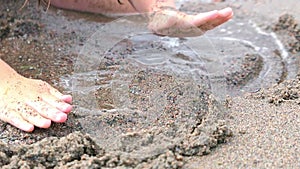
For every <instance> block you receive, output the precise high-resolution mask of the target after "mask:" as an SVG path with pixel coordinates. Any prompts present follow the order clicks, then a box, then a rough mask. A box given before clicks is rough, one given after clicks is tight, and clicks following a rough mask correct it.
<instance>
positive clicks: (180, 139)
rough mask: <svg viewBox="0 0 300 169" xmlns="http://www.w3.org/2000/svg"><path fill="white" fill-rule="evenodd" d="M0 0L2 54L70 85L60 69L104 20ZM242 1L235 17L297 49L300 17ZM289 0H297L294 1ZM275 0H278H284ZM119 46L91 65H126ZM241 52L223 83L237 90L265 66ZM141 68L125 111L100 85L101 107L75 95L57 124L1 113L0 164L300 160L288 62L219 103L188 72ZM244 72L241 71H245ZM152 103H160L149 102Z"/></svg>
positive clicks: (67, 67) (238, 164) (289, 163)
mask: <svg viewBox="0 0 300 169" xmlns="http://www.w3.org/2000/svg"><path fill="white" fill-rule="evenodd" d="M2 1H3V4H5V5H3V6H1V7H0V8H1V11H2V13H1V14H0V19H1V20H0V21H1V24H0V39H1V42H0V43H1V51H0V57H1V59H3V60H5V61H6V62H8V63H9V64H10V65H11V66H12V67H13V68H15V69H16V70H17V71H18V72H20V73H21V74H23V75H25V76H27V77H33V78H41V79H43V80H46V81H47V82H49V83H51V84H53V85H55V86H57V87H58V88H60V89H61V90H62V91H65V92H72V91H69V90H68V87H67V85H66V84H68V83H66V84H64V83H63V82H61V79H60V78H61V76H70V75H72V74H74V73H76V72H73V70H74V68H73V67H72V66H73V65H74V64H75V60H74V58H77V57H78V54H79V49H80V47H82V46H84V44H86V40H87V39H89V38H90V36H91V35H92V34H93V33H94V32H95V31H97V29H99V28H100V27H101V26H102V25H103V24H104V23H105V22H108V21H110V19H109V18H105V17H103V16H97V15H90V14H76V13H73V12H63V11H61V10H57V9H51V10H50V11H49V12H48V13H44V12H42V11H40V10H38V9H37V8H36V7H35V4H34V2H33V1H31V4H30V5H29V6H26V7H25V8H24V9H23V10H22V13H20V12H19V11H17V10H18V9H19V6H21V2H18V3H17V4H18V5H16V4H14V3H13V2H11V1H6V0H2ZM247 3H249V4H247V5H243V4H239V3H232V4H230V5H231V6H232V7H233V8H234V9H235V11H236V17H237V18H239V19H241V18H242V19H243V18H248V17H252V18H253V20H255V21H256V22H257V23H258V24H259V26H260V27H261V28H262V29H266V30H272V31H275V32H276V33H277V35H278V37H279V38H280V40H281V41H282V42H283V44H284V45H285V47H286V49H287V50H288V52H289V56H290V57H292V58H298V57H299V28H298V27H292V26H291V25H293V24H292V23H299V20H298V18H297V17H296V19H295V20H292V19H291V18H292V17H291V16H287V17H283V18H281V22H278V20H279V17H280V16H281V15H282V11H278V13H277V12H274V13H272V15H271V13H264V11H265V10H264V9H265V8H267V9H269V8H268V7H266V5H264V3H262V2H259V3H258V4H256V6H257V8H255V9H257V10H255V11H249V7H251V6H253V5H254V4H253V3H250V2H247ZM289 3H290V4H291V5H293V2H289ZM189 5H190V6H189ZM226 5H228V4H226V3H219V4H213V5H212V4H209V5H207V4H206V5H205V8H204V5H202V4H199V3H197V4H196V5H195V4H193V2H192V3H191V4H188V5H187V6H188V9H189V10H190V11H203V10H204V9H205V10H209V9H218V8H220V7H221V6H226ZM273 5H274V7H277V8H276V9H279V8H278V7H280V2H274V3H273ZM191 7H193V8H191ZM185 9H187V7H185V6H183V7H182V10H185ZM290 12H291V13H290V14H291V15H292V16H300V15H299V12H298V13H297V10H296V11H290ZM265 18H268V19H267V21H268V22H265V21H266V19H265ZM49 23H52V24H49ZM64 23H65V24H64ZM276 23H277V24H276ZM286 25H287V26H286ZM294 25H295V24H294ZM220 29H221V28H220ZM216 31H218V30H216ZM211 33H213V32H211ZM123 45H124V44H123ZM126 45H128V44H125V46H126ZM126 49H129V48H126ZM129 51H130V50H129ZM125 52H128V50H127V51H125ZM123 54H124V51H123V49H121V50H120V49H118V48H117V49H116V52H113V51H112V52H111V55H109V56H107V57H106V59H107V60H105V61H104V63H105V64H101V65H99V66H98V67H95V69H97V70H99V71H100V70H103V69H109V70H111V71H112V72H114V71H115V69H116V68H118V66H120V65H121V66H122V64H121V62H122V61H123V60H122V59H120V58H122V56H123ZM181 57H182V56H181ZM116 58H117V59H116ZM118 58H119V59H118ZM245 58H246V59H245V60H244V61H242V62H241V63H242V64H241V65H242V66H241V67H242V68H244V69H241V70H239V71H240V73H239V71H237V73H236V74H235V76H233V77H234V78H233V79H232V78H227V80H228V81H227V82H228V85H229V86H230V85H231V86H233V88H234V90H235V91H238V90H237V89H236V87H238V88H239V87H243V85H244V83H248V81H249V79H250V81H251V79H252V78H256V77H257V76H258V75H257V72H260V71H261V69H262V68H261V66H260V64H259V63H260V62H261V61H259V60H260V59H254V60H253V58H252V57H245ZM247 58H248V59H247ZM249 58H250V59H249ZM256 60H257V62H256ZM253 61H254V62H253ZM252 62H253V63H254V64H253V63H252ZM129 65H130V64H129ZM245 65H246V67H247V66H250V67H251V68H252V69H253V71H251V69H249V68H245ZM123 66H124V65H123ZM134 66H135V65H133V68H136V67H134ZM123 68H124V70H123V71H124V72H126V71H127V72H128V70H132V67H130V66H128V67H123ZM137 72H138V74H136V75H135V76H134V77H133V79H132V80H131V81H128V83H129V85H130V88H129V91H130V94H129V95H128V97H129V98H130V101H131V102H130V103H131V106H130V109H129V110H128V109H127V110H125V111H120V109H115V108H116V106H118V104H119V105H120V104H122V102H119V103H118V104H116V103H115V102H114V101H115V100H114V99H113V96H114V94H116V92H115V91H112V90H111V89H110V88H100V89H99V90H96V91H94V92H95V93H92V94H95V97H96V98H97V101H98V102H97V104H98V106H99V108H100V109H103V110H106V112H105V111H102V112H100V113H99V112H96V111H95V112H94V114H91V113H90V112H84V110H83V109H80V107H79V106H80V105H84V102H83V100H80V99H79V97H75V98H78V100H76V99H75V102H74V104H75V105H76V104H77V105H78V107H77V108H75V110H74V111H73V113H72V114H71V115H70V117H69V120H68V122H67V123H65V124H55V125H53V126H52V127H51V129H48V130H42V129H38V130H35V131H34V132H33V133H30V134H29V133H23V132H21V131H19V130H18V129H15V128H14V127H11V126H10V125H8V124H4V123H2V122H1V123H0V124H1V131H2V132H1V135H0V136H1V137H0V139H1V141H2V142H1V143H0V144H1V148H0V156H1V160H0V165H1V166H3V167H4V168H5V167H6V168H11V167H21V166H23V167H24V166H28V167H47V168H54V167H60V168H61V167H68V168H76V167H81V168H84V167H90V168H99V167H107V168H117V167H119V168H122V167H123V168H151V167H152V168H249V167H250V168H253V167H254V168H278V167H284V168H289V167H291V168H292V167H298V166H297V165H298V163H297V159H298V158H299V155H298V154H299V153H297V149H298V144H299V140H298V137H299V134H298V131H299V130H298V126H299V124H298V123H299V122H298V121H299V120H298V119H297V117H298V114H299V110H298V107H299V103H300V102H299V94H300V93H299V84H300V82H299V79H297V78H296V75H293V76H294V77H292V76H290V77H289V76H282V74H284V73H282V72H284V71H278V72H280V73H279V74H280V75H279V77H283V78H282V79H281V80H279V81H278V80H274V82H278V83H280V84H278V85H274V86H271V88H270V89H260V90H257V91H255V92H253V91H251V92H252V93H247V92H246V93H245V94H244V95H243V96H234V97H230V98H228V99H226V102H225V104H224V105H221V104H220V103H219V102H217V101H216V100H215V99H214V96H213V95H212V94H213V93H212V92H211V91H209V90H208V89H207V88H206V86H205V85H195V84H194V83H193V82H191V81H187V80H186V78H184V77H180V76H176V75H170V74H168V73H164V72H160V71H158V72H157V71H153V70H151V69H141V70H140V71H137ZM243 74H245V75H246V78H245V79H242V78H244V77H245V75H243ZM229 75H231V74H229ZM99 77H101V78H102V76H101V75H99ZM229 77H230V76H229ZM274 77H277V76H274ZM287 77H289V78H290V79H287ZM111 78H112V77H111V75H110V74H108V75H107V76H105V79H104V80H101V81H99V82H97V83H105V81H109V80H110V79H111ZM125 80H126V79H125ZM233 82H238V83H233ZM117 84H118V83H117ZM157 86H160V87H159V88H158V87H157ZM114 89H118V88H116V87H115V88H114ZM121 89H122V88H121ZM229 89H230V88H229ZM117 94H118V93H117ZM147 98H154V99H156V100H155V101H153V100H151V99H150V100H147ZM121 101H122V100H121ZM157 102H160V103H161V105H153V103H157ZM162 107H163V108H162ZM115 110H117V111H115ZM70 133H71V134H70ZM86 134H88V135H86Z"/></svg>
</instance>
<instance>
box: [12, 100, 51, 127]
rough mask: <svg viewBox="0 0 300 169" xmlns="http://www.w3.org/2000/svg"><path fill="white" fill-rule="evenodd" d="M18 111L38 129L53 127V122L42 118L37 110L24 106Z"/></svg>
mask: <svg viewBox="0 0 300 169" xmlns="http://www.w3.org/2000/svg"><path fill="white" fill-rule="evenodd" d="M18 111H19V113H20V114H21V116H22V118H23V119H24V120H26V121H27V122H29V123H31V124H33V125H35V126H37V127H40V128H49V127H50V125H51V120H49V119H46V118H44V117H42V116H41V115H40V114H39V113H38V112H37V111H36V110H34V109H33V108H31V107H29V106H27V105H23V106H22V107H20V108H19V109H18ZM15 113H17V112H15Z"/></svg>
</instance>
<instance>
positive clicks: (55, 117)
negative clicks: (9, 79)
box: [27, 101, 67, 122]
mask: <svg viewBox="0 0 300 169" xmlns="http://www.w3.org/2000/svg"><path fill="white" fill-rule="evenodd" d="M27 105H29V106H30V107H31V108H32V109H34V110H35V112H37V113H38V114H39V115H41V116H42V117H44V118H45V119H47V120H48V119H50V121H51V120H52V121H54V122H65V121H66V120H67V114H65V113H64V112H62V111H60V110H58V109H57V108H55V107H53V106H51V105H49V104H48V103H45V102H43V101H34V102H27Z"/></svg>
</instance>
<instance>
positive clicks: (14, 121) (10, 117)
mask: <svg viewBox="0 0 300 169" xmlns="http://www.w3.org/2000/svg"><path fill="white" fill-rule="evenodd" d="M0 117H1V120H3V121H5V122H7V123H9V124H11V125H13V126H15V127H17V128H19V129H21V130H23V131H26V132H32V131H33V130H34V125H33V124H31V123H29V122H28V121H26V120H24V119H23V117H22V116H21V115H20V114H19V113H18V112H17V109H4V110H1V112H0Z"/></svg>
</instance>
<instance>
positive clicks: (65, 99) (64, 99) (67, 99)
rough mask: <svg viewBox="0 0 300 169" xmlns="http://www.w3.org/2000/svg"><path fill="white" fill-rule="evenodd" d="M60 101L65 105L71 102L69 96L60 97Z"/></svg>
mask: <svg viewBox="0 0 300 169" xmlns="http://www.w3.org/2000/svg"><path fill="white" fill-rule="evenodd" d="M60 99H61V100H62V101H64V102H67V103H72V100H73V98H72V96H71V95H62V96H61V98H60Z"/></svg>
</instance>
